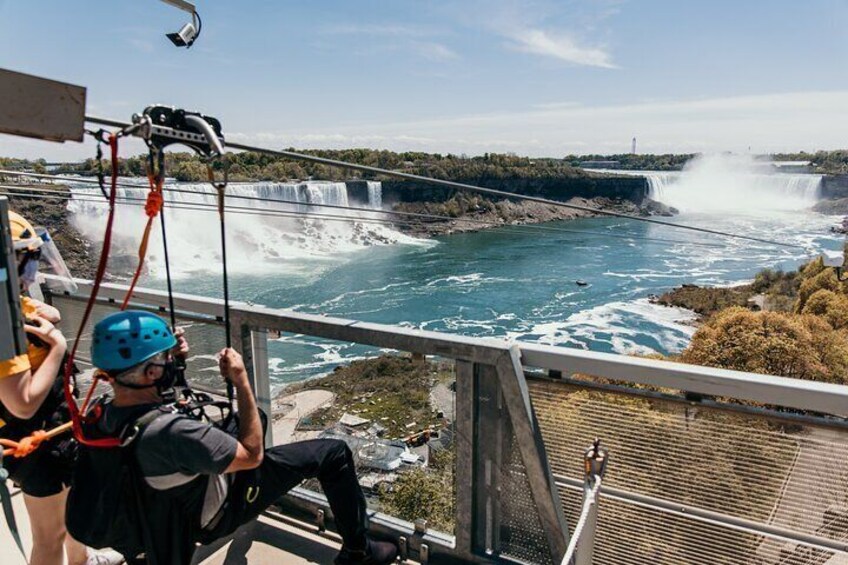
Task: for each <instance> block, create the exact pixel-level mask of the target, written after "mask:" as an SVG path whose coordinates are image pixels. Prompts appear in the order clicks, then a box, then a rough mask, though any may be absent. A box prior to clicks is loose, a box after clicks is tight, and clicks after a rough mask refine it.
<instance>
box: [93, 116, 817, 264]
mask: <svg viewBox="0 0 848 565" xmlns="http://www.w3.org/2000/svg"><path fill="white" fill-rule="evenodd" d="M85 120H86V121H87V122H89V123H92V124H98V125H102V126H108V127H117V128H132V127H134V124H130V123H127V122H120V121H117V120H110V119H105V118H99V117H96V116H86V117H85ZM225 145H226V146H227V147H229V148H230V149H236V150H239V151H252V152H255V153H264V154H266V155H275V156H278V157H286V158H288V159H293V160H296V161H307V162H311V163H318V164H322V165H328V166H332V167H339V168H343V169H351V170H354V171H362V172H366V173H373V174H378V175H387V176H392V177H396V178H401V179H406V180H415V181H419V182H425V183H429V184H435V185H439V186H445V187H448V188H454V189H458V190H466V191H470V192H479V193H481V194H491V195H493V196H500V197H503V198H510V199H515V200H525V201H528V202H539V203H541V204H548V205H551V206H559V207H562V208H570V209H572V210H582V211H584V212H592V213H593V214H599V215H603V216H612V217H615V218H625V219H628V220H635V221H639V222H646V223H649V224H656V225H660V226H667V227H672V228H677V229H683V230H689V231H696V232H700V233H706V234H711V235H718V236H722V237H730V238H734V239H744V240H747V241H756V242H758V243H766V244H768V245H776V246H780V247H795V248H801V249H806V248H805V247H804V246H802V245H798V244H795V243H785V242H781V241H774V240H770V239H764V238H759V237H753V236H747V235H740V234H735V233H731V232H725V231H721V230H713V229H709V228H699V227H696V226H687V225H685V224H677V223H674V222H667V221H665V220H657V219H655V218H643V217H640V216H632V215H630V214H624V213H621V212H613V211H611V210H603V209H598V208H592V207H590V206H582V205H579V204H569V203H567V202H560V201H559V200H551V199H549V198H542V197H539V196H529V195H525V194H516V193H513V192H508V191H506V190H498V189H495V188H484V187H481V186H476V185H473V184H465V183H461V182H455V181H449V180H442V179H435V178H430V177H424V176H421V175H415V174H412V173H403V172H400V171H392V170H389V169H381V168H379V167H372V166H369V165H359V164H356V163H349V162H347V161H339V160H336V159H328V158H326V157H318V156H315V155H306V154H304V153H297V152H295V151H286V150H279V149H267V148H264V147H254V146H251V145H245V144H243V143H229V142H227V143H226V144H225Z"/></svg>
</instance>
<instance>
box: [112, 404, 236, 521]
mask: <svg viewBox="0 0 848 565" xmlns="http://www.w3.org/2000/svg"><path fill="white" fill-rule="evenodd" d="M155 408H156V407H155V406H148V407H139V406H133V407H115V406H111V405H108V406H107V407H106V410H105V412H104V416H103V420H102V422H101V425H102V427H103V428H105V429H106V430H108V431H110V432H111V433H117V432H120V430H121V429H122V428H123V427H124V426H125V425H126V423H128V422H131V421H133V420H134V419H137V418H139V417H141V416H143V415H144V414H146V413H147V412H149V411H150V410H152V409H155ZM159 409H160V410H162V412H163V413H162V415H161V416H159V417H158V418H156V419H155V420H153V422H151V423H150V424H148V425H147V426H146V427H145V428H144V429H143V430H142V431H141V435H140V436H139V437H138V438H137V439H136V456H137V459H138V463H139V467H140V468H141V472H142V474H143V475H144V479H145V481H146V482H147V484H148V485H150V486H151V487H152V488H154V489H156V490H160V491H166V490H169V489H173V488H177V487H181V486H183V485H186V484H188V483H190V482H192V481H194V480H196V479H197V478H198V477H200V476H201V475H207V476H208V480H207V483H206V493H205V495H204V502H203V509H202V512H201V516H200V525H201V527H204V528H205V527H207V526H209V525H210V523H211V522H212V520H213V519H214V518H215V517H216V515H217V514H218V512H219V510H220V509H221V507H222V506H223V504H224V501H225V499H226V497H227V492H228V489H229V480H228V476H227V475H224V474H223V473H224V470H226V468H227V467H228V466H229V465H230V463H232V461H233V459H234V458H235V456H236V447H237V446H238V442H237V440H236V439H235V438H234V437H233V436H231V435H229V434H227V433H224V432H222V431H221V430H219V429H218V428H216V427H214V426H211V425H209V424H207V423H205V422H201V421H198V420H195V419H193V418H189V417H188V416H185V415H183V414H180V413H174V412H170V411H169V410H168V408H167V407H161V408H159Z"/></svg>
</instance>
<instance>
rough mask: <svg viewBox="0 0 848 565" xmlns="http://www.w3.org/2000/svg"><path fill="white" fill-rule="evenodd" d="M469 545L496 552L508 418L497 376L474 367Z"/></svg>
mask: <svg viewBox="0 0 848 565" xmlns="http://www.w3.org/2000/svg"><path fill="white" fill-rule="evenodd" d="M474 367H475V370H474V392H475V400H476V402H475V410H474V434H473V436H472V437H473V441H474V477H473V482H472V491H473V498H474V519H473V522H472V524H473V527H472V536H473V540H472V541H473V546H474V550H475V551H476V552H477V553H480V554H483V555H487V556H493V555H497V553H498V552H499V551H500V533H501V532H500V523H501V522H500V507H501V504H500V486H501V469H502V468H503V449H502V447H503V442H504V436H505V433H504V432H505V430H504V428H505V426H507V425H508V423H509V419H508V418H507V417H506V416H507V415H506V413H505V410H503V403H502V400H501V391H500V387H499V386H498V374H497V370H496V368H495V367H493V366H491V365H480V364H477V365H475V366H474Z"/></svg>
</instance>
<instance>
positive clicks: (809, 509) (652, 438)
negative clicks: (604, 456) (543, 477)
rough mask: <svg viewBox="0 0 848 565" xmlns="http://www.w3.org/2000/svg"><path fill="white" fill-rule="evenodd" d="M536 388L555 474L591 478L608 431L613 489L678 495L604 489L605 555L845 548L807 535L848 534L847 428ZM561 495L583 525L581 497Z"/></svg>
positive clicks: (601, 538)
mask: <svg viewBox="0 0 848 565" xmlns="http://www.w3.org/2000/svg"><path fill="white" fill-rule="evenodd" d="M530 391H531V396H532V399H533V403H534V406H535V409H536V411H537V415H538V419H539V424H540V427H541V430H542V435H543V437H544V440H545V445H546V448H547V450H548V455H549V457H550V463H551V468H552V470H553V472H554V473H555V475H556V476H557V477H559V478H562V479H564V480H565V481H566V482H570V483H571V484H572V485H573V484H574V482H576V481H577V480H578V479H579V480H582V472H583V471H582V467H581V465H580V463H581V450H582V449H585V447H586V446H587V445H589V444H590V443H591V442H592V440H593V439H594V438H595V437H599V438H601V440H602V441H603V443H604V445H605V446H606V447H607V448H608V449H609V451H610V454H611V460H610V470H609V472H608V474H607V478H606V480H605V482H604V486H605V488H606V487H607V486H608V487H610V488H611V489H615V490H616V491H622V492H626V493H633V494H635V495H641V496H642V497H652V498H655V499H657V500H659V501H663V502H666V503H670V504H668V505H663V507H662V508H661V507H658V506H653V507H652V506H651V505H650V504H645V503H644V501H637V500H636V497H634V498H633V499H627V497H624V498H615V497H610V496H607V497H603V498H602V501H601V504H600V518H599V530H598V532H597V537H596V546H597V549H596V561H597V562H601V563H623V564H626V563H648V562H650V563H669V564H672V563H696V564H698V563H705V564H706V563H727V564H731V563H733V564H741V563H750V564H756V565H777V564H785V563H798V564H800V563H805V564H806V563H809V564H812V563H825V562H826V561H827V559H830V558H831V557H833V556H834V555H835V554H836V553H835V552H832V551H826V550H824V549H822V548H820V547H819V548H817V547H816V546H815V544H812V543H806V542H805V541H803V540H805V539H808V538H810V537H812V538H821V539H822V540H840V541H841V540H845V539H846V537H848V509H846V506H845V501H846V497H848V469H846V467H845V465H844V462H845V461H846V456H848V434H846V433H845V432H841V431H839V430H836V429H824V428H820V427H816V426H810V425H806V426H805V425H800V424H788V423H785V422H782V421H779V420H777V419H769V418H766V417H760V416H754V415H750V414H740V413H734V412H728V411H724V410H715V409H706V408H702V407H695V406H690V405H687V404H684V403H679V402H672V401H664V400H655V399H646V398H638V397H634V396H628V395H624V394H617V393H611V392H600V391H593V390H585V389H584V390H580V389H578V388H575V387H572V386H564V385H562V384H559V383H555V382H544V381H537V382H533V383H532V384H531V386H530ZM568 479H571V481H567V480H568ZM562 486H564V485H563V484H561V487H562ZM562 494H563V503H564V509H565V511H566V515H567V516H568V517H569V519H570V523H571V524H573V523H574V522H573V520H575V519H576V515H575V511H576V509H579V507H580V498H579V497H580V493H579V492H576V491H572V490H570V489H567V488H566V489H563V492H562ZM675 508H676V509H677V510H675ZM699 511H704V512H699ZM687 514H691V516H687ZM705 516H709V518H706V517H705ZM739 524H743V525H744V524H748V525H749V526H751V527H749V528H743V527H740V526H739ZM758 524H759V525H762V526H766V527H770V528H771V529H775V528H776V529H783V530H785V532H786V533H787V534H788V536H787V538H788V539H787V538H784V537H780V536H778V535H777V534H774V533H771V534H769V533H763V531H761V530H759V529H758V528H757V527H756V526H757V525H758ZM770 531H771V530H770ZM792 538H796V539H795V540H794V541H793V539H792Z"/></svg>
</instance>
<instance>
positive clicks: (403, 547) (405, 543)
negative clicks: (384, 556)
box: [398, 536, 409, 561]
mask: <svg viewBox="0 0 848 565" xmlns="http://www.w3.org/2000/svg"><path fill="white" fill-rule="evenodd" d="M398 553H399V554H400V560H401V561H406V560H407V559H409V540H408V539H406V536H400V537H399V538H398Z"/></svg>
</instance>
